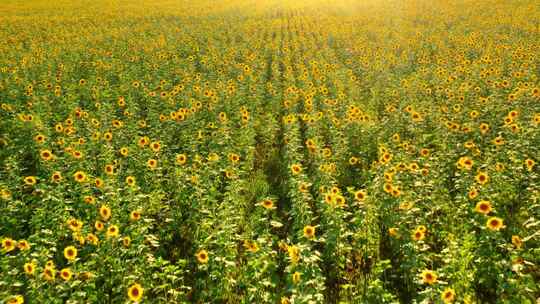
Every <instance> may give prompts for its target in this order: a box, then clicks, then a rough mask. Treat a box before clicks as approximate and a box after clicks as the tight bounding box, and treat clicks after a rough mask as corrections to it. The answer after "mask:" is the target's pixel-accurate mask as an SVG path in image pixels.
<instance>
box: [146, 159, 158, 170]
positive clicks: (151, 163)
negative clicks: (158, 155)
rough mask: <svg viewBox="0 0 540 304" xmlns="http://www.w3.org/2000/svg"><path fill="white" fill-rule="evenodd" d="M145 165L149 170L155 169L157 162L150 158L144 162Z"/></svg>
mask: <svg viewBox="0 0 540 304" xmlns="http://www.w3.org/2000/svg"><path fill="white" fill-rule="evenodd" d="M146 165H147V166H148V168H150V169H155V168H156V166H157V160H155V159H153V158H151V159H149V160H148V161H146Z"/></svg>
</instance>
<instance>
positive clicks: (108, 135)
mask: <svg viewBox="0 0 540 304" xmlns="http://www.w3.org/2000/svg"><path fill="white" fill-rule="evenodd" d="M103 138H104V139H105V140H106V141H111V140H112V138H113V134H112V133H111V132H105V133H104V134H103Z"/></svg>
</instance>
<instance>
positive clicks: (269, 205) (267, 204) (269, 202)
mask: <svg viewBox="0 0 540 304" xmlns="http://www.w3.org/2000/svg"><path fill="white" fill-rule="evenodd" d="M261 206H263V207H264V208H266V209H275V207H274V202H273V201H272V200H271V199H265V200H263V201H262V202H261Z"/></svg>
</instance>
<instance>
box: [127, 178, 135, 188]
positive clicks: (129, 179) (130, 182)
mask: <svg viewBox="0 0 540 304" xmlns="http://www.w3.org/2000/svg"><path fill="white" fill-rule="evenodd" d="M135 183H136V179H135V177H133V176H128V177H126V184H128V186H134V185H135Z"/></svg>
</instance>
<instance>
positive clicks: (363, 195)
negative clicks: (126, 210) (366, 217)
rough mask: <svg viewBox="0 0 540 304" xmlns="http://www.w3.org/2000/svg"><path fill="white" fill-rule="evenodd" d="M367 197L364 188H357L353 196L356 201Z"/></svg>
mask: <svg viewBox="0 0 540 304" xmlns="http://www.w3.org/2000/svg"><path fill="white" fill-rule="evenodd" d="M366 197H367V192H366V190H358V191H356V192H355V193H354V198H355V199H356V200H357V201H360V202H362V201H364V200H365V199H366Z"/></svg>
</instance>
